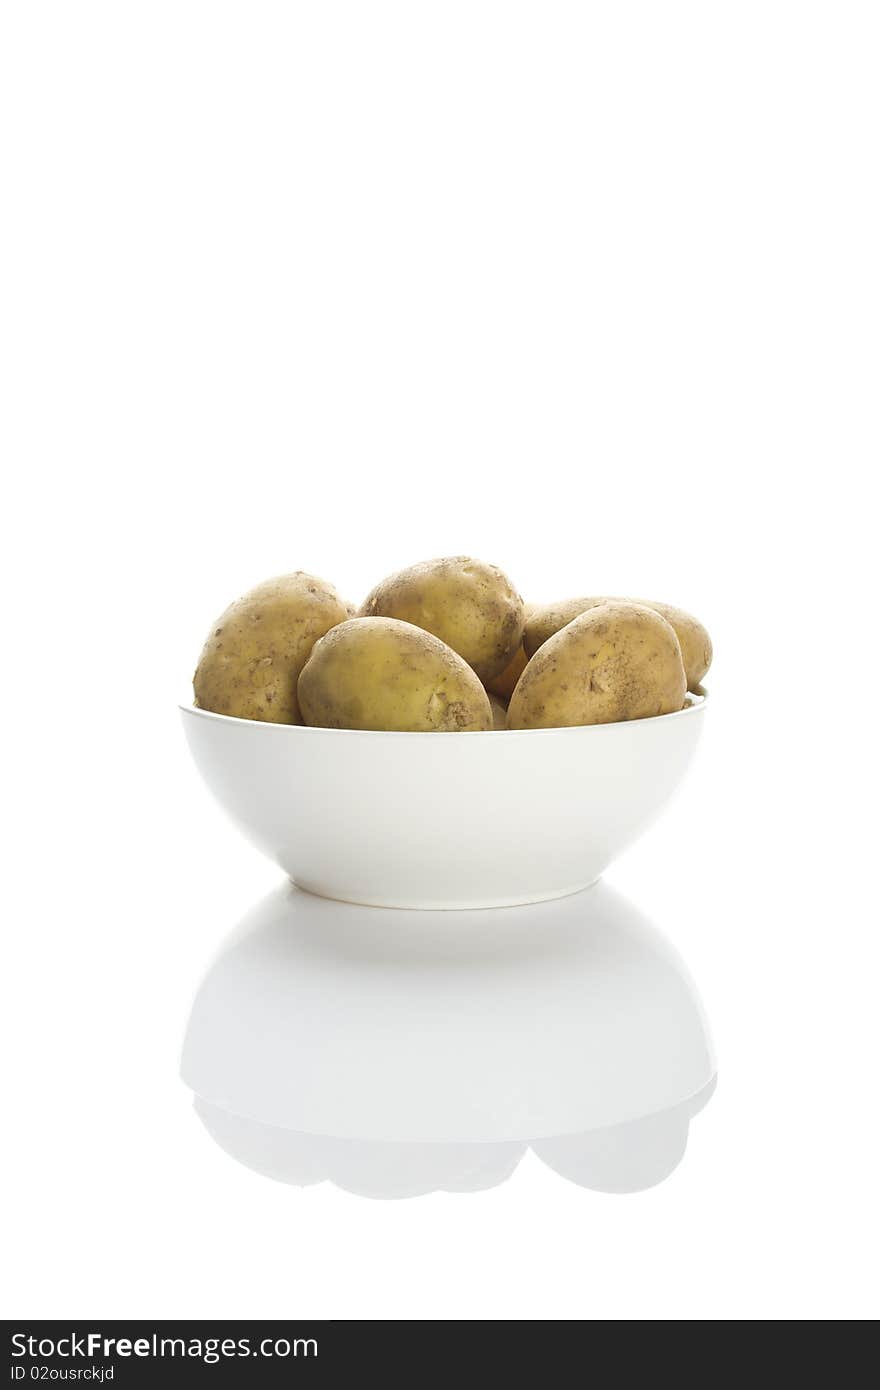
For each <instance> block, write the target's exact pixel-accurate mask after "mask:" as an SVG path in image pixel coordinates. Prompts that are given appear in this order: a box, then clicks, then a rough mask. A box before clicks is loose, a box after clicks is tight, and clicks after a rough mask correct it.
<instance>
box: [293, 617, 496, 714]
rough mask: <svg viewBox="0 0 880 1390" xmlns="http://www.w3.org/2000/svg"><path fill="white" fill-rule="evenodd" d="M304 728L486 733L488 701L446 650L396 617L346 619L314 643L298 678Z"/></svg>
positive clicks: (457, 658)
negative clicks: (308, 726) (306, 726)
mask: <svg viewBox="0 0 880 1390" xmlns="http://www.w3.org/2000/svg"><path fill="white" fill-rule="evenodd" d="M299 702H300V708H301V710H302V713H303V718H304V719H305V721H306V723H307V724H312V725H316V726H319V727H321V728H325V729H386V730H393V731H395V732H409V733H467V732H485V731H486V730H489V729H491V728H492V711H491V709H490V708H489V697H488V695H487V694H486V692H485V690H484V689H483V687H482V685H481V684H480V682H479V680H478V679H477V677H476V675H475V674H474V672H473V671H472V670H471V668H470V667H469V666H468V664H467V662H465V661H463V660H462V658H461V657H460V656H458V655H457V654H456V653H455V652H454V651H453V650H452V648H451V647H447V646H446V644H445V643H444V642H441V641H440V639H439V638H438V637H434V636H433V635H432V634H431V633H430V632H425V631H424V630H423V629H422V628H419V627H415V626H414V625H413V624H412V623H404V622H400V621H399V620H398V619H396V618H349V619H348V621H347V622H344V623H340V624H339V626H338V627H334V628H332V629H331V631H330V632H328V633H327V635H326V636H325V637H322V638H321V640H320V641H319V642H316V643H315V646H314V648H313V650H312V654H311V656H310V657H309V659H308V661H307V662H306V664H305V666H304V667H303V670H302V673H301V675H300V678H299Z"/></svg>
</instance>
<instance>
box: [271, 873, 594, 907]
mask: <svg viewBox="0 0 880 1390" xmlns="http://www.w3.org/2000/svg"><path fill="white" fill-rule="evenodd" d="M600 877H601V875H597V876H596V877H595V878H591V879H590V880H589V881H588V882H587V883H578V884H576V885H575V886H574V887H573V888H560V889H558V890H556V891H555V892H553V893H538V894H529V895H527V896H526V897H520V898H500V899H499V898H493V899H491V900H489V899H484V900H482V901H463V902H442V903H438V902H429V901H425V900H423V901H420V902H393V903H392V902H388V901H387V900H386V899H383V898H367V897H357V898H352V897H344V896H343V895H342V894H341V893H324V892H322V891H321V889H320V888H317V887H315V885H314V884H312V883H307V882H305V881H304V880H303V879H301V878H291V880H290V882H291V883H292V884H293V886H294V888H299V889H301V890H302V892H304V893H311V894H312V895H313V896H314V897H316V898H329V899H330V900H331V901H332V902H338V903H351V904H352V905H353V906H355V907H382V908H393V909H395V910H398V911H401V912H486V911H490V910H493V909H495V908H502V907H528V905H529V904H530V903H549V902H553V901H554V900H555V899H556V898H570V897H572V896H573V895H574V894H575V893H583V892H584V890H585V889H587V888H592V887H593V884H594V883H598V882H599V878H600Z"/></svg>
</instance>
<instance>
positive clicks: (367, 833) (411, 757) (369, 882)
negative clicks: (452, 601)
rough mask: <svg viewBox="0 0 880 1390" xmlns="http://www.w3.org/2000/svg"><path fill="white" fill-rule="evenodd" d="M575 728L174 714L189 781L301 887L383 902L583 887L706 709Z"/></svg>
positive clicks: (634, 820) (509, 898)
mask: <svg viewBox="0 0 880 1390" xmlns="http://www.w3.org/2000/svg"><path fill="white" fill-rule="evenodd" d="M689 701H690V703H689V704H688V706H687V707H686V708H685V709H683V710H681V711H680V712H679V713H678V714H666V715H662V716H660V717H659V718H656V719H638V720H631V721H629V722H627V723H621V724H595V725H591V726H590V727H588V728H575V729H528V730H513V731H508V732H505V733H486V734H397V733H373V732H362V731H359V730H346V729H311V728H302V727H296V726H293V725H289V724H263V723H258V722H256V721H252V720H246V719H232V718H229V717H228V716H226V715H220V714H210V713H208V712H207V711H205V710H198V709H194V708H193V707H192V706H182V707H181V708H182V710H183V719H184V727H185V729H186V734H187V738H188V740H189V745H190V748H191V750H192V753H193V757H194V758H195V760H196V763H197V764H198V767H199V770H200V772H201V774H202V776H203V777H204V779H205V781H206V782H207V784H208V786H209V787H210V789H211V791H212V792H213V793H214V795H215V797H216V798H217V800H218V801H219V802H220V804H221V805H222V806H223V807H224V808H225V809H226V810H227V811H228V812H229V814H230V815H231V816H232V818H233V820H234V821H235V822H236V823H237V825H238V826H239V828H240V829H241V830H242V831H243V832H244V833H245V835H247V837H248V838H249V839H250V840H252V841H253V843H254V844H255V845H256V846H257V847H258V848H259V849H261V850H262V851H263V852H264V854H267V855H268V856H269V857H270V859H273V860H274V861H275V862H276V863H278V864H280V865H281V867H282V868H283V869H284V870H285V872H286V873H287V874H288V875H289V876H290V877H291V878H292V879H293V880H294V881H295V882H296V883H298V884H299V885H300V886H301V887H303V888H307V889H308V890H309V891H310V892H312V893H318V894H320V895H322V896H324V897H329V898H339V899H342V900H343V901H347V902H355V903H367V904H373V905H377V906H386V907H416V908H440V907H446V908H451V907H455V908H466V907H502V906H508V905H510V904H515V903H529V902H540V901H542V900H544V899H549V898H558V897H562V896H563V895H564V894H567V893H574V892H576V891H577V890H578V889H579V888H583V887H585V886H586V885H587V884H589V883H593V882H594V881H595V879H597V878H598V877H599V875H600V874H601V873H602V872H603V870H604V869H605V868H607V866H608V864H610V862H611V860H612V859H614V858H615V857H616V856H617V855H618V854H620V853H621V851H622V850H624V849H626V848H627V846H628V845H630V844H632V842H633V841H634V840H636V839H637V838H638V837H639V835H641V833H642V831H644V830H645V829H646V828H647V827H648V826H649V825H650V824H651V822H652V821H653V820H654V819H655V817H656V816H657V815H658V813H659V812H660V810H661V808H662V807H663V806H664V805H665V803H666V802H667V801H668V799H669V797H670V796H671V795H672V792H673V791H674V790H675V788H676V787H677V785H678V783H679V782H680V781H681V778H682V776H683V774H684V771H685V768H686V767H687V764H688V762H689V761H690V757H691V754H692V753H693V751H694V747H695V745H696V742H697V738H698V735H699V732H700V728H701V725H702V722H703V713H704V707H705V701H704V699H703V698H702V697H698V696H689Z"/></svg>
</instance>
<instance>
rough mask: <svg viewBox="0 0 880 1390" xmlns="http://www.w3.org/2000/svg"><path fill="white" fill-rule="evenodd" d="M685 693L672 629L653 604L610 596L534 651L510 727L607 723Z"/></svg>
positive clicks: (660, 707) (664, 709)
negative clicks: (618, 600)
mask: <svg viewBox="0 0 880 1390" xmlns="http://www.w3.org/2000/svg"><path fill="white" fill-rule="evenodd" d="M686 693H687V681H686V679H685V673H684V665H683V663H682V659H681V646H680V645H679V641H678V638H677V636H676V635H675V630H674V628H673V627H672V626H671V624H670V623H668V622H667V621H666V619H665V618H663V617H661V616H660V614H659V613H657V612H655V611H654V610H653V609H651V608H644V607H639V606H638V605H637V604H633V603H623V602H610V601H609V602H608V603H603V604H599V605H597V606H596V607H595V608H590V609H588V610H587V611H586V612H584V613H581V614H580V615H579V616H578V617H576V618H574V619H573V620H572V621H571V622H569V623H568V624H567V625H566V626H565V627H562V628H561V629H560V630H559V631H558V632H556V633H554V634H553V636H552V637H548V639H547V641H546V642H544V643H543V645H542V646H541V647H539V649H538V650H537V651H536V653H535V655H534V656H533V657H532V659H531V661H530V662H529V664H528V666H527V667H526V669H525V671H524V672H523V673H522V675H521V676H520V678H519V681H518V683H517V687H516V689H515V690H514V692H513V695H512V696H511V700H510V706H509V708H508V711H507V727H508V729H556V728H564V727H567V726H569V725H572V724H611V723H614V722H616V721H618V720H625V719H648V718H650V717H651V716H652V715H656V714H671V713H672V712H673V711H674V710H679V709H681V708H682V706H683V704H684V698H685V695H686Z"/></svg>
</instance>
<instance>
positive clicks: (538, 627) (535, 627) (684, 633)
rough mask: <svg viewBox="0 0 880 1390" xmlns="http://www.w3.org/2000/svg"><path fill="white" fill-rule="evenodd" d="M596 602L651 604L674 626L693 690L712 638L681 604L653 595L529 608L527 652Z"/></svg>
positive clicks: (706, 663) (709, 653)
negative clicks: (655, 598)
mask: <svg viewBox="0 0 880 1390" xmlns="http://www.w3.org/2000/svg"><path fill="white" fill-rule="evenodd" d="M600 603H636V604H639V605H640V606H641V607H642V608H652V609H653V610H654V612H655V613H659V614H660V616H661V617H662V618H665V619H666V621H667V622H668V623H670V624H671V625H672V627H673V628H674V629H675V635H676V636H677V638H678V640H679V643H680V645H681V656H682V660H683V662H684V669H685V674H686V676H687V683H688V690H696V688H697V686H698V685H699V684H700V682H701V681H702V679H703V677H704V676H705V674H706V672H707V671H708V669H709V667H710V665H711V664H712V640H711V638H710V637H709V634H708V632H707V631H706V629H705V628H704V627H703V624H702V623H700V622H698V621H697V619H696V618H694V617H692V616H691V614H690V613H686V612H685V611H684V609H683V608H673V607H672V605H671V604H668V603H655V602H654V601H653V599H642V598H613V599H609V598H570V599H564V600H563V601H562V602H561V603H548V604H545V605H544V606H543V607H541V608H533V609H530V611H529V613H528V614H527V617H526V625H525V632H524V634H523V644H524V647H525V651H526V653H527V654H528V656H534V654H535V652H536V651H538V649H539V647H541V646H543V644H544V643H545V642H546V641H547V639H548V637H552V636H553V634H554V632H558V631H559V629H560V628H562V627H565V625H566V623H570V622H571V620H572V618H576V617H578V615H579V614H581V613H585V612H586V611H587V609H589V608H596V607H598V605H599V604H600Z"/></svg>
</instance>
